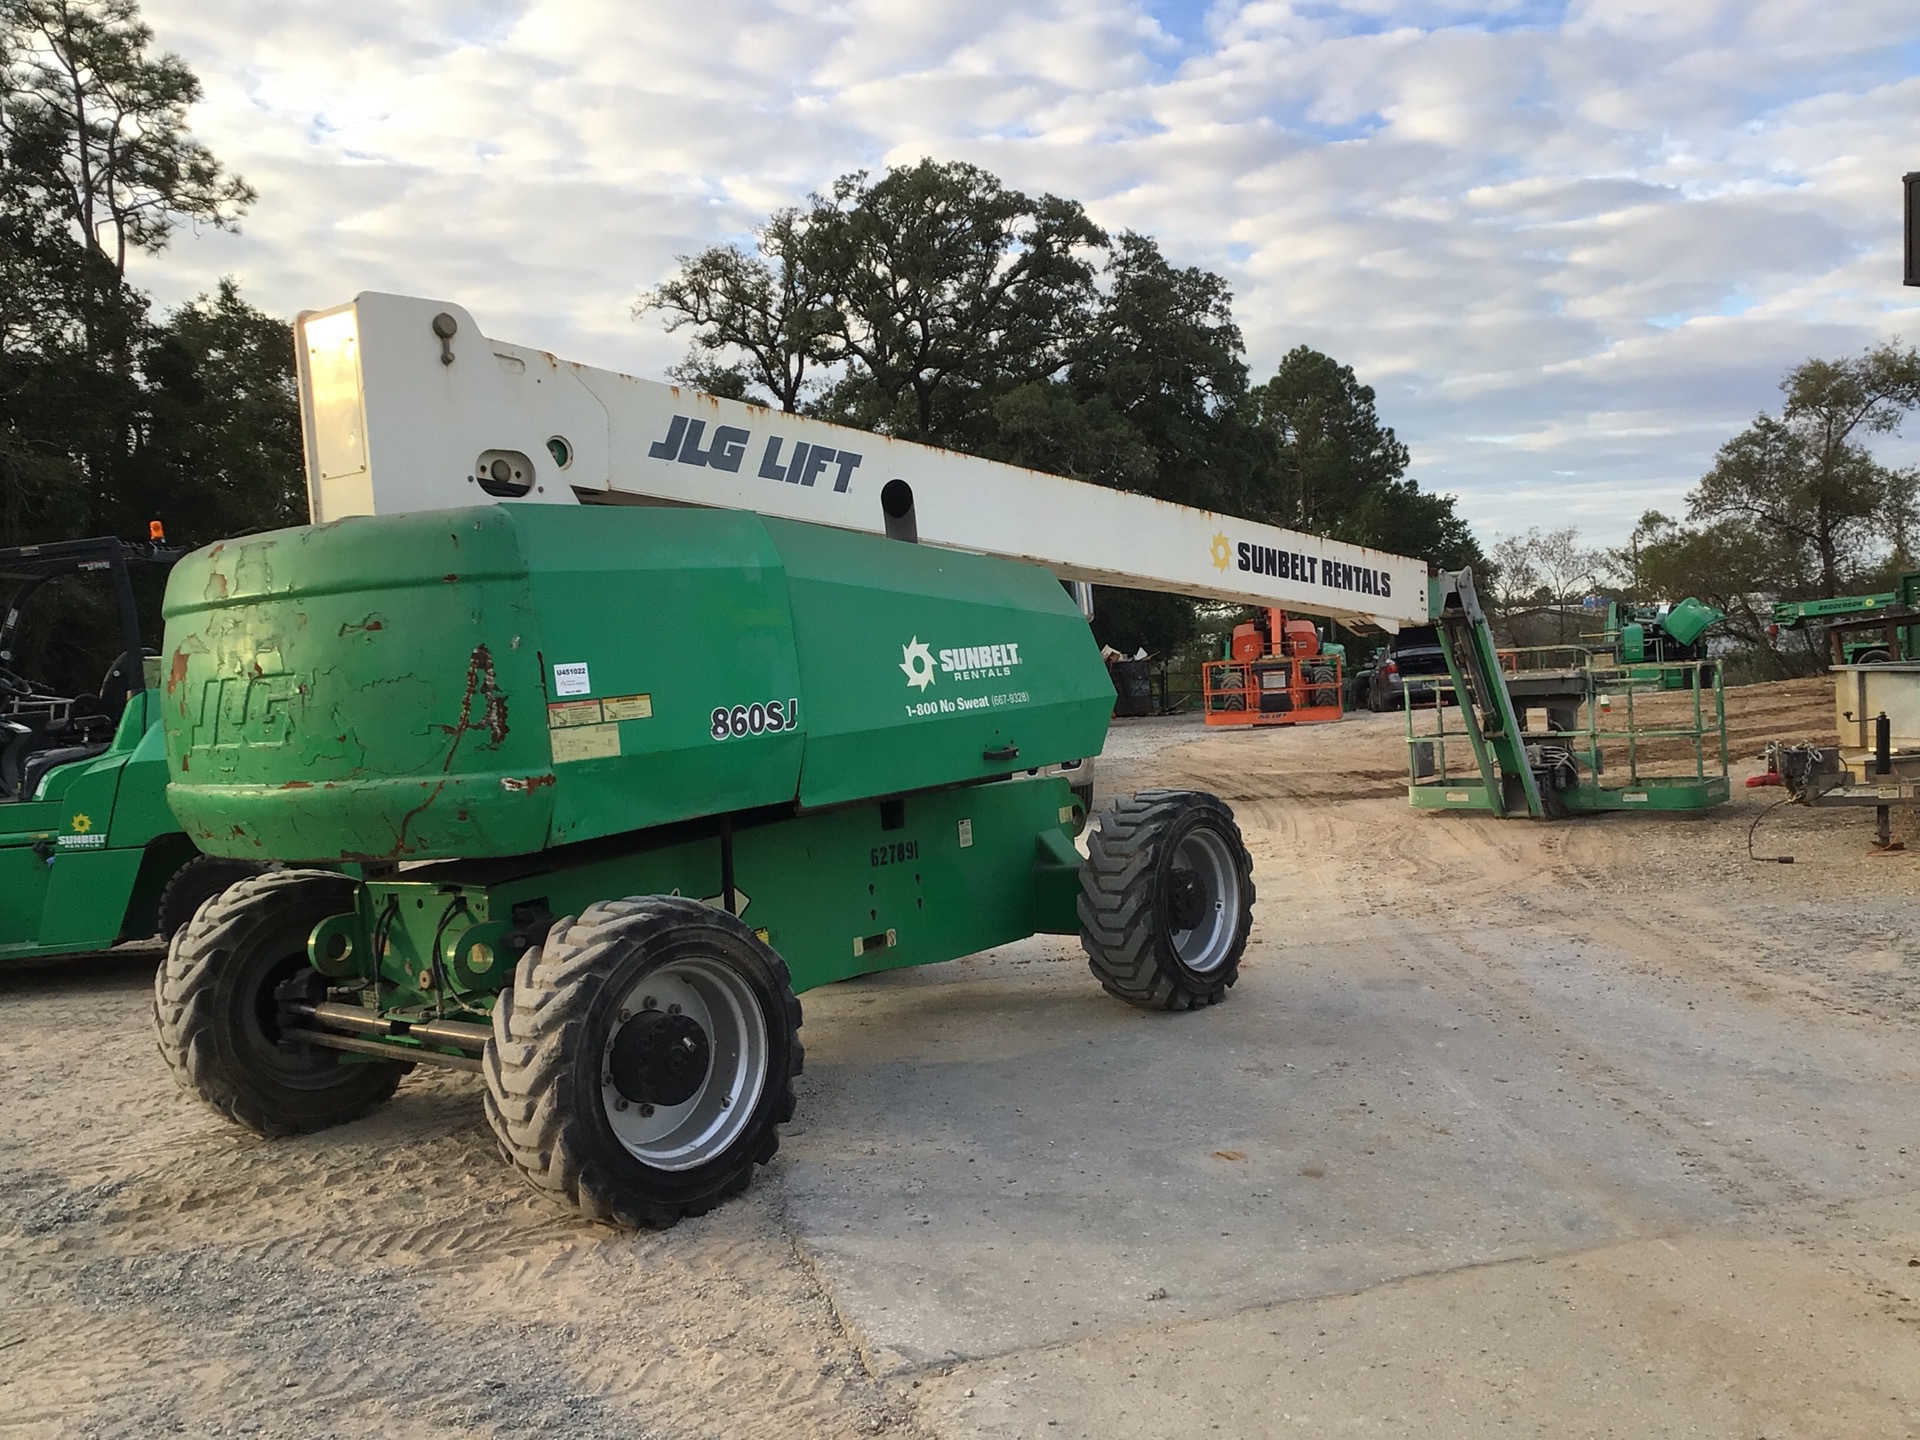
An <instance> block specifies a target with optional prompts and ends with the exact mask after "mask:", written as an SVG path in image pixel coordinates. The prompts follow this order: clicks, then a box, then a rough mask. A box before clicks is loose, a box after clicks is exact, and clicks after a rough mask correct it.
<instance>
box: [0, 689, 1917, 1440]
mask: <svg viewBox="0 0 1920 1440" xmlns="http://www.w3.org/2000/svg"><path fill="white" fill-rule="evenodd" d="M1830 694H1831V692H1830V689H1829V688H1828V683H1827V682H1826V681H1824V680H1817V681H1804V682H1790V683H1787V684H1784V685H1777V686H1758V687H1749V688H1746V689H1742V690H1738V691H1733V692H1729V718H1730V728H1731V730H1732V734H1733V747H1732V748H1733V757H1734V771H1735V775H1736V780H1735V787H1736V788H1735V791H1734V798H1733V801H1732V803H1731V804H1729V805H1728V806H1726V807H1723V808H1722V809H1721V810H1719V811H1717V812H1715V813H1714V814H1712V815H1709V816H1701V817H1662V816H1658V815H1645V814H1636V815H1617V816H1607V817H1598V818H1591V819H1586V820H1576V821H1567V822H1561V823H1557V824H1544V823H1541V824H1534V823H1528V822H1524V821H1506V822H1501V821H1497V820H1493V819H1491V818H1487V817H1477V816H1469V815H1437V814H1421V813H1415V812H1412V811H1411V810H1410V809H1409V808H1408V806H1407V803H1406V798H1405V789H1404V784H1405V781H1404V773H1405V772H1404V769H1403V761H1404V744H1403V741H1402V733H1401V727H1400V721H1399V718H1398V717H1395V716H1365V715H1363V716H1357V717H1351V718H1350V719H1348V720H1347V721H1344V722H1342V723H1340V724H1338V725H1332V726H1322V727H1316V728H1313V729H1310V730H1300V731H1262V732H1259V733H1236V734H1217V733H1211V732H1207V731H1205V730H1204V729H1203V728H1202V727H1200V726H1199V725H1197V724H1195V723H1194V722H1192V721H1190V720H1169V721H1143V722H1133V723H1127V724H1122V725H1120V726H1117V727H1116V729H1115V732H1114V735H1113V737H1112V739H1111V741H1110V743H1109V747H1108V752H1107V754H1106V756H1104V757H1103V759H1102V762H1101V768H1100V772H1099V783H1100V786H1101V789H1102V791H1103V793H1112V792H1114V791H1116V790H1120V789H1133V788H1142V787H1145V786H1148V785H1158V786H1169V785H1171V786H1194V787H1199V788H1205V789H1210V790H1213V791H1215V792H1217V793H1219V794H1221V795H1222V796H1224V797H1225V798H1226V799H1227V800H1229V801H1230V802H1231V803H1232V805H1233V807H1234V809H1235V811H1236V814H1237V816H1238V818H1239V822H1240V824H1241V826H1242V828H1243V830H1244V832H1245V835H1246V839H1247V842H1248V845H1249V847H1250V849H1251V850H1252V852H1253V855H1254V859H1255V865H1256V871H1255V874H1256V884H1257V886H1258V888H1259V892H1260V901H1259V905H1258V907H1257V909H1256V912H1255V936H1256V938H1255V942H1254V944H1253V945H1252V947H1251V948H1250V950H1249V953H1248V957H1247V960H1246V964H1245V969H1244V973H1243V977H1242V980H1241V983H1240V985H1239V987H1238V988H1237V989H1236V991H1235V993H1234V994H1233V996H1232V997H1231V999H1230V1000H1229V1003H1228V1004H1227V1005H1225V1006H1222V1007H1219V1009H1218V1010H1215V1011H1209V1012H1206V1013H1203V1014H1199V1015H1193V1016H1177V1017H1176V1016H1146V1017H1142V1016H1138V1015H1136V1014H1135V1013H1134V1012H1131V1011H1127V1010H1126V1009H1125V1007H1121V1006H1119V1005H1118V1003H1117V1002H1113V1001H1110V1000H1108V999H1106V997H1104V996H1101V995H1100V994H1099V992H1098V989H1097V987H1095V986H1094V985H1093V982H1092V981H1091V979H1090V978H1089V977H1088V976H1087V974H1086V972H1085V969H1084V965H1083V964H1082V962H1081V961H1080V959H1079V957H1078V954H1077V950H1076V948H1075V947H1074V945H1073V944H1072V942H1071V941H1065V940H1060V939H1053V938H1045V937H1043V938H1040V939H1036V940H1034V941H1030V942H1026V943H1024V944H1023V945H1021V946H1014V947H1009V948H1008V949H1007V950H1004V951H1000V952H995V953H994V954H992V955H988V956H983V957H975V958H973V959H969V960H967V961H962V962H956V963H955V964H954V965H952V966H945V967H936V969H935V971H932V972H925V973H921V974H915V975H901V976H892V977H884V978H883V979H882V980H879V981H862V982H855V983H851V984H849V985H844V986H836V987H832V988H831V989H829V990H825V991H820V992H815V993H813V994H810V995H808V996H807V997H805V999H804V1004H805V1006H806V1012H807V1022H806V1030H805V1031H804V1032H803V1033H804V1034H805V1037H806V1039H807V1045H808V1073H807V1075H806V1076H805V1077H803V1088H802V1090H801V1100H800V1116H799V1118H798V1120H797V1121H796V1123H795V1125H794V1126H793V1127H792V1129H791V1132H790V1134H789V1136H788V1139H787V1141H786V1144H785V1146H784V1148H783V1151H782V1154H781V1155H780V1157H779V1158H778V1159H777V1160H776V1161H775V1162H774V1164H773V1165H772V1166H770V1167H769V1168H768V1169H767V1170H766V1171H765V1172H764V1173H763V1174H762V1175H761V1176H760V1177H759V1178H758V1180H757V1181H756V1183H755V1185H754V1187H753V1188H752V1189H751V1190H750V1191H749V1192H748V1194H747V1195H746V1196H745V1197H743V1198H742V1199H740V1200H738V1201H736V1202H734V1203H731V1204H729V1205H726V1206H724V1207H722V1208H721V1209H720V1210H718V1211H716V1212H715V1213H714V1214H712V1215H710V1216H707V1217H704V1218H702V1219H699V1220H694V1221H689V1222H685V1223H683V1224H682V1225H680V1226H679V1227H678V1228H677V1229H675V1230H673V1231H671V1232H667V1233H664V1234H642V1235H624V1234H617V1233H614V1232H611V1231H608V1230H604V1229H600V1228H596V1227H593V1226H589V1225H584V1224H581V1223H579V1222H577V1221H575V1220H572V1219H570V1218H568V1217H567V1216H565V1215H563V1214H560V1213H558V1212H556V1211H555V1210H553V1209H552V1208H550V1207H549V1206H548V1205H547V1204H545V1203H544V1202H543V1201H541V1200H540V1199H538V1198H537V1197H535V1196H534V1195H533V1194H532V1192H531V1191H528V1190H527V1189H525V1187H524V1186H522V1185H521V1184H520V1182H519V1181H518V1180H517V1179H516V1178H515V1177H514V1176H513V1175H512V1174H510V1173H509V1172H508V1171H507V1170H506V1168H505V1167H504V1166H503V1165H502V1164H501V1162H500V1161H499V1159H498V1157H497V1155H496V1153H495V1150H494V1147H493V1143H492V1140H491V1137H490V1136H489V1134H488V1132H487V1130H486V1127H485V1124H484V1122H483V1120H482V1118H481V1114H480V1105H479V1087H478V1080H477V1078H475V1077H469V1076H465V1075H458V1074H447V1073H437V1074H422V1075H416V1076H414V1077H413V1078H411V1079H410V1080H409V1081H408V1082H407V1083H406V1084H405V1085H404V1086H403V1087H402V1089H401V1092H400V1095H399V1096H398V1097H397V1098H396V1099H395V1101H394V1102H393V1103H392V1104H390V1105H389V1106H387V1107H385V1108H384V1109H383V1110H381V1111H380V1112H378V1113H376V1114H375V1115H372V1116H370V1117H368V1118H366V1119H364V1120H361V1121H359V1122H357V1123H355V1124H352V1125H349V1126H346V1127H343V1128H341V1129H339V1130H335V1131H332V1132H328V1133H326V1134H323V1135H318V1136H312V1137H306V1138H303V1139H298V1140H292V1141H277V1142H263V1141H259V1140H256V1139H254V1138H252V1137H250V1136H247V1135H243V1134H240V1133H238V1132H236V1131H234V1130H233V1129H232V1128H230V1127H229V1126H227V1125H226V1124H225V1123H224V1122H222V1121H220V1120H219V1119H218V1118H217V1117H215V1116H214V1115H213V1114H212V1113H210V1112H208V1111H206V1110H205V1109H203V1108H202V1107H201V1106H199V1105H198V1104H197V1103H195V1102H193V1101H191V1100H189V1099H188V1098H187V1097H185V1096H183V1095H182V1094H180V1093H179V1092H178V1091H177V1090H176V1089H175V1088H174V1086H173V1084H172V1082H171V1081H170V1080H169V1079H168V1077H167V1074H166V1071H165V1069H164V1067H163V1066H162V1064H161V1062H160V1060H159V1058H158V1057H157V1055H156V1054H155V1053H154V1050H153V1043H152V1039H151V1035H150V1024H151V1020H150V1013H149V1004H150V999H149V997H150V985H151V975H152V966H153V961H152V957H151V956H147V955H126V954H116V955H113V956H106V957H97V958H94V959H91V960H87V961H84V962H77V963H70V964H62V965H57V966H44V967H40V968H34V969H25V970H15V971H11V972H7V973H4V974H0V1024H3V1025H4V1035H5V1037H6V1043H5V1047H4V1049H3V1050H0V1086H3V1087H4V1089H3V1090H0V1093H4V1095H5V1097H6V1099H5V1103H4V1105H3V1106H0V1437H6V1440H14V1437H29V1436H31V1437H42V1436H95V1435H98V1436H129V1437H131V1436H153V1435H165V1434H185V1435H262V1436H289V1437H297V1440H320V1437H333V1436H337V1437H351V1436H360V1435H379V1436H383V1437H395V1440H405V1437H413V1436H422V1437H424V1436H429V1435H431V1436H436V1437H440V1436H449V1435H457V1436H468V1435H471V1436H496V1435H497V1436H521V1435H529V1434H534V1433H540V1434H556V1435H569V1436H581V1437H599V1436H607V1437H613V1436H620V1437H637V1436H647V1437H661V1440H666V1437H696V1436H734V1435H741V1436H749V1435H750V1436H788V1435H791V1436H840V1435H871V1434H890V1435H898V1436H903V1437H929V1440H931V1437H969V1436H996V1437H997V1436H1030V1435H1046V1436H1066V1435H1087V1436H1094V1435H1098V1436H1100V1437H1101V1440H1125V1437H1130V1436H1142V1437H1145V1436H1154V1437H1163V1436H1167V1435H1187V1434H1197V1435H1204V1434H1220V1435H1247V1436H1255V1435H1272V1434H1281V1433H1287V1434H1294V1433H1297V1434H1301V1435H1378V1434H1408V1435H1413V1434H1421V1435H1458V1436H1473V1435H1482V1434H1487V1433H1491V1432H1493V1431H1495V1430H1500V1431H1502V1432H1504V1433H1513V1434H1522V1435H1529V1434H1530V1435H1540V1436H1559V1435H1623V1436H1625V1435H1668V1434H1671V1435H1682V1434H1685V1435H1712V1436H1727V1437H1741V1440H1757V1437H1769V1440H1781V1437H1799V1436H1833V1437H1855V1436H1857V1437H1862V1440H1865V1437H1876V1440H1877V1437H1885V1436H1899V1435H1916V1434H1920V1043H1916V1042H1920V941H1917V940H1916V938H1915V936H1916V930H1917V928H1920V927H1916V923H1915V922H1916V920H1917V919H1920V876H1917V875H1916V870H1915V867H1916V866H1917V865H1920V835H1916V834H1914V833H1913V830H1912V825H1911V822H1910V821H1903V822H1902V825H1903V831H1904V833H1906V835H1907V838H1908V839H1909V841H1911V842H1913V848H1912V849H1910V850H1909V851H1907V852H1905V853H1903V854H1896V855H1890V856H1884V857H1871V858H1870V857H1869V855H1868V853H1867V850H1868V847H1867V841H1868V838H1869V835H1868V829H1869V821H1868V819H1867V817H1865V816H1863V815H1861V814H1859V813H1851V812H1845V813H1831V812H1828V813H1812V812H1808V811H1805V810H1803V809H1801V808H1800V807H1797V806H1793V807H1789V806H1782V807H1780V808H1778V809H1772V810H1767V808H1766V807H1768V806H1770V805H1772V804H1773V802H1774V801H1775V800H1777V799H1778V798H1779V796H1780V794H1781V792H1780V791H1778V790H1769V789H1758V790H1748V789H1745V788H1741V787H1740V784H1739V778H1738V777H1741V776H1744V775H1746V774H1750V773H1752V772H1753V771H1754V770H1755V769H1757V768H1758V767H1757V765H1756V763H1755V759H1754V757H1755V756H1756V755H1757V753H1758V751H1759V749H1760V746H1761V744H1762V743H1763V742H1764V741H1765V740H1767V739H1772V738H1780V739H1816V738H1825V737H1826V736H1827V734H1828V731H1829V729H1830V725H1831V715H1830V704H1831V701H1830ZM1668 703H1672V704H1676V705H1677V704H1680V703H1682V702H1680V701H1679V700H1672V701H1669V702H1668ZM1763 810H1764V811H1766V813H1765V814H1764V815H1763V813H1762V812H1763ZM1756 820H1758V821H1759V822H1760V823H1759V825H1758V829H1757V833H1756V834H1755V835H1754V838H1753V845H1754V847H1755V849H1756V851H1757V853H1758V854H1759V855H1761V856H1778V855H1783V854H1790V855H1792V856H1793V858H1794V862H1795V863H1793V864H1791V865H1782V864H1777V863H1761V862H1759V861H1755V860H1752V859H1749V858H1748V844H1749V830H1750V826H1752V825H1753V823H1754V822H1755V821H1756ZM1149 1071H1150V1072H1151V1075H1152V1077H1153V1078H1152V1081H1151V1084H1152V1086H1154V1087H1158V1088H1157V1090H1153V1091H1151V1092H1150V1091H1147V1090H1144V1089H1143V1090H1142V1091H1141V1092H1140V1096H1141V1098H1139V1099H1137V1100H1136V1098H1135V1092H1134V1091H1133V1090H1131V1089H1129V1088H1128V1087H1129V1086H1131V1085H1133V1084H1135V1083H1136V1080H1138V1077H1140V1076H1143V1075H1145V1074H1147V1073H1148V1072H1149ZM1096 1082H1097V1083H1096ZM1138 1083H1139V1084H1140V1085H1142V1086H1145V1085H1146V1084H1147V1082H1146V1081H1145V1080H1138ZM1096 1090H1099V1091H1103V1092H1107V1091H1110V1092H1111V1093H1103V1096H1102V1098H1101V1103H1102V1104H1106V1105H1110V1106H1111V1108H1110V1109H1107V1110H1104V1111H1100V1110H1094V1109H1092V1108H1089V1107H1090V1102H1091V1100H1092V1098H1094V1097H1093V1096H1092V1095H1091V1094H1090V1093H1089V1092H1092V1091H1096ZM1155 1094H1157V1095H1158V1096H1159V1097H1160V1098H1159V1099H1158V1100H1157V1101H1155V1100H1154V1099H1153V1098H1152V1096H1153V1095H1155ZM996 1107H1004V1108H996ZM983 1116H990V1117H991V1123H988V1121H987V1120H986V1119H983V1118H982V1117H983ZM1016 1117H1017V1118H1016ZM989 1172H991V1174H989ZM989 1192H990V1193H989ZM982 1217H985V1218H982ZM1123 1232H1124V1233H1123ZM1216 1237H1217V1238H1216ZM1230 1237H1231V1238H1230Z"/></svg>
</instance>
